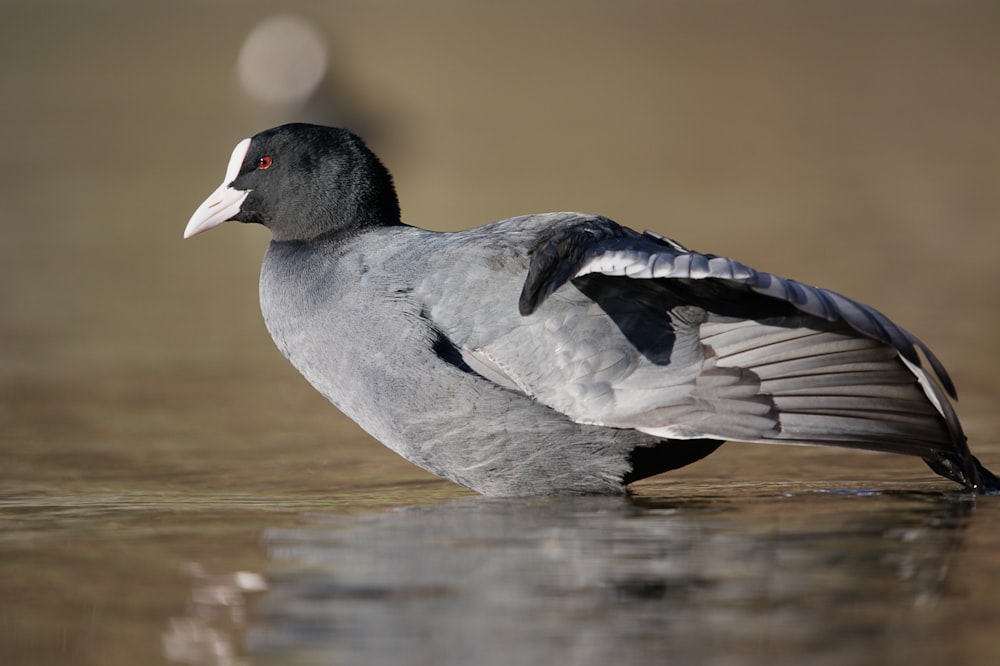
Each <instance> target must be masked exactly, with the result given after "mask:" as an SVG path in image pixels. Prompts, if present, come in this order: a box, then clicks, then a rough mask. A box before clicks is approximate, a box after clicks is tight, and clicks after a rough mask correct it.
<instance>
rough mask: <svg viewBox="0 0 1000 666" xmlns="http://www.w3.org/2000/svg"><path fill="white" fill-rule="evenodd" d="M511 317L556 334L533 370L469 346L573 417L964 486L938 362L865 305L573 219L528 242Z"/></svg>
mask: <svg viewBox="0 0 1000 666" xmlns="http://www.w3.org/2000/svg"><path fill="white" fill-rule="evenodd" d="M567 283H572V285H573V287H574V288H575V290H578V292H579V293H581V294H582V295H583V296H585V297H586V302H587V303H589V304H592V307H591V308H590V309H589V310H588V309H587V307H586V304H581V303H580V302H577V301H574V300H573V298H572V296H571V295H570V294H569V293H567V295H566V296H565V297H563V298H550V297H551V296H552V295H553V294H556V292H557V291H559V290H560V289H561V288H563V287H564V286H565V285H566V284H567ZM559 293H560V294H563V292H559ZM581 300H582V299H581ZM594 308H597V310H596V311H595V310H594ZM520 311H521V314H522V315H524V316H525V317H526V322H528V321H530V320H541V321H546V322H549V325H548V328H549V329H550V330H549V331H548V332H549V334H551V335H553V336H556V337H557V338H558V340H557V342H556V343H555V345H554V349H555V351H553V352H552V353H553V356H552V357H551V359H550V362H547V363H545V364H543V365H542V368H543V369H541V370H538V371H533V370H532V369H531V368H522V369H516V368H515V372H513V373H509V372H505V370H506V369H507V368H512V367H515V366H516V362H513V361H512V360H511V359H512V357H511V354H512V353H513V352H514V350H513V349H512V348H511V349H506V348H504V343H503V341H497V344H496V345H495V347H494V348H492V349H490V348H486V349H482V350H477V351H476V352H474V353H473V354H472V356H476V357H477V358H478V359H480V360H482V361H484V362H486V363H487V364H490V365H491V367H493V368H496V369H498V370H500V371H501V374H503V375H504V376H507V377H511V376H513V377H514V378H515V382H514V383H515V384H516V385H517V386H518V388H520V389H521V390H523V391H525V392H527V393H529V394H530V395H533V396H534V397H536V398H537V399H538V400H540V401H542V402H544V403H545V404H548V405H549V406H551V407H553V408H555V409H558V410H559V411H562V412H563V413H565V414H566V415H567V416H569V417H570V418H572V419H573V420H575V421H578V422H581V423H594V424H600V425H606V426H611V427H620V428H634V429H637V430H640V431H642V432H646V433H649V434H653V435H657V436H660V437H664V438H701V437H716V438H719V439H729V440H740V441H751V442H772V443H798V444H818V445H833V446H846V447H852V448H864V449H872V450H882V451H891V452H896V453H904V454H910V455H918V456H921V457H923V458H924V459H925V460H927V462H928V463H929V464H930V465H931V466H932V467H933V468H934V469H935V471H938V472H939V473H943V474H945V475H946V476H950V477H951V478H953V479H955V480H958V481H960V482H962V483H966V484H968V485H977V484H978V476H977V474H978V471H977V468H978V467H979V466H978V465H976V463H975V462H974V460H975V459H974V458H973V457H972V456H971V454H969V451H968V447H967V445H966V441H965V436H964V434H963V433H962V429H961V425H960V424H959V421H958V418H957V416H956V414H955V412H954V409H953V408H952V406H951V404H950V402H949V399H948V395H951V396H954V395H955V390H954V386H953V384H952V382H951V380H950V378H949V377H948V374H947V372H946V371H945V370H944V368H943V366H942V365H941V363H940V362H939V361H938V359H937V358H936V357H935V356H934V355H933V353H932V352H931V351H930V350H929V349H927V347H926V346H925V345H924V344H923V343H922V342H920V340H918V339H917V338H916V337H914V336H913V335H911V334H910V333H908V332H907V331H906V330H904V329H903V328H901V327H899V326H897V325H896V324H894V323H893V322H892V321H890V320H889V319H888V318H887V317H885V316H884V315H882V314H881V313H879V312H878V311H877V310H875V309H873V308H871V307H868V306H866V305H863V304H861V303H858V302H856V301H853V300H851V299H848V298H846V297H844V296H842V295H840V294H837V293H835V292H832V291H828V290H825V289H820V288H818V287H812V286H808V285H804V284H801V283H799V282H795V281H793V280H789V279H786V278H781V277H778V276H775V275H771V274H768V273H763V272H760V271H756V270H754V269H752V268H749V267H747V266H745V265H743V264H741V263H739V262H738V261H735V260H733V259H728V258H725V257H718V256H714V255H706V254H700V253H697V252H692V251H689V250H687V249H685V248H683V247H682V246H680V245H679V244H677V243H675V242H673V241H670V240H667V239H664V238H661V237H658V236H655V235H653V234H650V233H648V232H647V233H646V234H638V233H636V232H633V231H631V230H629V229H625V228H623V227H620V226H619V225H617V224H615V223H613V222H611V221H610V220H606V219H604V218H586V219H582V220H581V221H580V222H578V223H576V224H572V225H568V226H564V227H562V228H561V229H558V230H556V231H555V232H554V233H552V234H551V235H550V236H549V237H547V238H545V239H543V240H542V241H541V242H540V243H539V245H538V247H537V248H536V250H535V252H534V253H533V256H532V262H531V264H530V267H529V271H528V275H527V279H526V280H525V283H524V287H523V291H522V294H521V299H520ZM532 314H535V315H537V317H531V316H530V315H532ZM597 315H601V316H600V317H598V316H597ZM600 320H603V321H600ZM608 320H610V321H611V322H613V324H614V327H615V328H616V329H617V330H618V332H619V334H618V335H617V336H610V335H608V329H607V328H605V326H606V325H607V321H608ZM551 322H559V326H558V327H553V326H552V325H551ZM556 329H558V330H556ZM918 350H919V352H921V353H922V354H923V355H924V357H925V358H926V360H927V362H928V364H929V366H930V368H931V370H932V372H928V371H927V370H926V369H924V367H923V366H922V363H921V357H920V353H918Z"/></svg>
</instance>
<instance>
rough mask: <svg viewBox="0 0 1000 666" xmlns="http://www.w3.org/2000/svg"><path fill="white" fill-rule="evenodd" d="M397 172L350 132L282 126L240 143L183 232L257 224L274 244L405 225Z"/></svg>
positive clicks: (303, 126) (307, 126) (301, 125)
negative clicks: (395, 182) (231, 224)
mask: <svg viewBox="0 0 1000 666" xmlns="http://www.w3.org/2000/svg"><path fill="white" fill-rule="evenodd" d="M399 217H400V214H399V201H398V200H397V198H396V190H395V188H394V187H393V184H392V176H391V175H390V174H389V171H388V170H387V169H386V168H385V166H383V164H382V163H381V162H380V161H379V159H378V158H377V157H376V156H375V154H374V153H372V152H371V151H370V150H369V149H368V147H367V146H366V145H365V143H364V141H362V140H361V138H360V137H358V136H357V135H355V134H353V133H351V132H349V131H348V130H345V129H339V128H335V127H323V126H320V125H306V124H301V123H296V124H291V125H282V126H280V127H275V128H273V129H269V130H265V131H263V132H261V133H260V134H257V135H256V136H254V137H252V138H250V139H244V140H243V141H240V142H239V144H237V146H236V148H235V149H234V150H233V155H232V157H231V158H230V161H229V166H228V167H227V169H226V177H225V179H224V180H223V182H222V185H220V186H219V188H218V189H217V190H216V191H215V192H213V193H212V194H211V195H209V197H208V199H206V200H205V202H204V203H203V204H202V205H201V206H199V207H198V210H197V211H195V213H194V215H192V216H191V220H190V222H188V226H187V228H186V229H185V230H184V237H185V238H189V237H191V236H194V235H195V234H198V233H201V232H202V231H207V230H209V229H211V228H212V227H214V226H216V225H218V224H221V223H222V222H225V221H226V220H237V221H240V222H255V223H258V224H263V225H264V226H266V227H267V228H269V229H270V230H271V234H272V235H273V237H274V240H276V241H308V240H312V239H314V238H316V237H318V236H322V235H324V234H330V233H345V234H353V233H356V232H358V231H361V230H363V229H365V228H370V227H373V226H384V225H391V224H399Z"/></svg>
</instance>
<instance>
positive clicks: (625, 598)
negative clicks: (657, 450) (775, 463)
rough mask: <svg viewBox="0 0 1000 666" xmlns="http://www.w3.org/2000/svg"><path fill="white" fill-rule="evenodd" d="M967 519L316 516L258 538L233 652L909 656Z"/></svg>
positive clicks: (353, 659) (922, 505)
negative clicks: (252, 590) (254, 575)
mask: <svg viewBox="0 0 1000 666" xmlns="http://www.w3.org/2000/svg"><path fill="white" fill-rule="evenodd" d="M974 507H975V501H974V500H973V499H971V498H970V496H968V495H960V494H954V495H944V494H930V493H886V492H875V493H865V492H855V491H843V492H805V493H801V494H792V495H780V494H779V495H770V496H764V495H758V496H752V497H740V498H726V497H705V498H702V499H692V500H676V499H663V498H653V497H642V496H637V497H636V496H633V497H630V498H628V499H622V498H615V497H576V498H569V497H565V498H544V499H525V500H490V499H484V498H470V499H463V500H458V501H451V502H444V503H440V504H435V505H431V506H416V507H410V508H406V509H400V510H393V511H389V512H387V513H379V514H374V515H365V516H361V517H345V516H339V515H338V516H323V515H314V516H309V517H307V518H305V519H304V524H303V525H302V526H301V527H296V528H280V529H278V528H276V529H272V530H269V531H267V532H266V533H265V534H264V538H263V540H264V544H265V546H266V548H267V550H268V553H269V557H270V559H271V560H272V565H271V568H270V571H268V572H267V581H268V586H269V588H268V590H267V592H266V594H264V595H262V596H261V597H260V599H259V601H258V602H257V603H255V604H254V605H253V610H252V612H251V618H252V619H251V620H250V621H249V625H248V626H247V627H245V646H244V647H243V649H245V650H246V652H247V653H248V654H251V655H259V654H263V655H269V658H270V657H274V658H277V659H278V660H279V661H280V662H281V663H284V662H285V661H289V662H290V663H292V662H294V663H300V661H299V660H300V659H305V661H307V662H308V661H310V659H315V660H317V662H318V663H408V664H423V663H428V664H430V663H435V664H440V663H444V664H471V663H476V664H494V663H496V664H510V663H520V664H543V663H545V664H549V663H572V664H606V663H609V660H616V661H617V662H618V663H633V662H636V663H638V662H639V661H643V663H645V661H644V660H648V659H649V658H651V657H654V656H657V655H669V656H670V657H671V658H672V659H675V660H680V661H684V660H688V661H691V660H697V661H698V662H699V663H706V661H708V662H710V663H714V661H712V660H713V659H715V660H719V659H722V658H723V657H724V656H725V655H730V656H732V655H737V654H738V655H742V656H743V657H745V658H747V659H750V660H752V659H754V658H760V659H767V660H768V663H806V662H805V661H804V660H808V663H834V662H832V661H830V659H831V658H833V657H836V660H837V661H838V663H869V662H871V660H872V659H873V658H877V656H878V655H880V654H882V655H884V654H889V653H891V654H892V655H894V656H896V657H898V656H900V655H904V656H905V655H906V654H908V652H907V651H908V650H909V651H911V652H913V653H914V655H915V656H920V654H921V651H922V650H923V649H925V648H926V641H927V640H930V639H931V638H932V633H933V632H934V631H938V632H941V631H945V629H943V628H941V627H936V628H935V627H934V626H932V625H933V624H934V623H933V621H932V620H933V618H932V615H930V614H927V613H924V612H923V610H922V609H925V608H927V607H928V606H930V607H933V606H934V604H935V602H936V601H938V600H941V599H944V598H946V597H948V596H949V594H950V593H951V571H952V567H951V562H950V560H951V559H952V557H953V555H954V554H955V553H956V552H957V551H958V550H959V548H960V546H961V544H962V538H963V530H964V527H965V526H966V524H967V522H968V520H969V516H970V515H971V513H972V511H973V509H974ZM191 608H192V609H193V612H197V605H196V604H194V605H192V607H191ZM886 617H892V622H891V623H887V622H885V618H886ZM177 622H178V621H175V624H174V626H175V627H176V626H178V625H177ZM915 632H916V633H915ZM929 632H930V633H929ZM232 633H233V635H237V634H239V633H241V632H232ZM174 636H175V638H176V637H177V633H176V631H174ZM192 636H194V634H192ZM915 636H920V637H922V642H921V641H917V642H916V643H915V642H914V637H915ZM921 646H923V647H921ZM834 649H835V651H834ZM175 654H183V652H182V651H175ZM234 655H235V653H234V652H230V653H229V656H228V657H225V658H226V659H231V660H234V659H236V657H235V656H234ZM168 656H169V655H168ZM855 658H856V659H855ZM175 661H177V660H175ZM180 663H199V664H202V663H213V664H223V663H239V662H238V661H228V662H227V661H224V660H219V661H215V662H211V661H198V662H195V661H183V660H181V661H180ZM678 663H680V662H678ZM743 663H747V662H746V661H744V662H743Z"/></svg>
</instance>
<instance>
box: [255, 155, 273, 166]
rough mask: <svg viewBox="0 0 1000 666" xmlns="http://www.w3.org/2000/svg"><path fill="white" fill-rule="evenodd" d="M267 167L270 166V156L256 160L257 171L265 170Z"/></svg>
mask: <svg viewBox="0 0 1000 666" xmlns="http://www.w3.org/2000/svg"><path fill="white" fill-rule="evenodd" d="M269 166H271V156H270V155H264V157H261V158H260V159H259V160H257V168H258V169H266V168H267V167H269Z"/></svg>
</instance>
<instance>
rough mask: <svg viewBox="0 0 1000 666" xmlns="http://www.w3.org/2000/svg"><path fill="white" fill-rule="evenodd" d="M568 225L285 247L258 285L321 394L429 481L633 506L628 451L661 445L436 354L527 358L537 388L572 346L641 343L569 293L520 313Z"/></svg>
mask: <svg viewBox="0 0 1000 666" xmlns="http://www.w3.org/2000/svg"><path fill="white" fill-rule="evenodd" d="M564 218H565V216H535V217H528V218H520V219H516V220H508V221H505V222H502V223H499V224H497V225H491V226H488V227H482V228H479V229H473V230H470V231H464V232H459V233H449V234H442V233H434V232H430V231H425V230H422V229H417V228H414V227H402V228H401V227H394V228H388V229H376V230H373V231H370V232H367V233H366V234H364V235H363V236H360V237H356V238H353V239H351V240H350V241H348V242H346V243H342V242H335V243H329V244H321V245H318V246H316V247H308V248H305V247H303V246H301V245H299V244H297V243H280V242H275V243H272V244H271V246H270V247H269V248H268V250H267V254H266V256H265V258H264V264H263V268H262V271H261V281H260V300H261V310H262V312H263V315H264V321H265V323H266V324H267V328H268V331H270V333H271V336H272V337H273V338H274V341H275V343H276V344H277V346H278V348H279V349H280V350H281V352H282V354H284V355H285V356H286V357H287V358H288V360H289V361H291V363H292V364H293V365H294V366H295V367H296V368H297V369H298V370H299V372H301V373H302V375H303V376H304V377H305V378H306V379H307V380H308V381H309V382H310V383H311V384H312V385H313V386H314V387H315V388H316V389H317V390H318V391H319V392H320V393H322V394H323V395H324V396H325V397H326V398H327V399H328V400H329V401H330V402H332V403H333V404H334V405H336V407H337V408H338V409H340V410H341V411H342V412H344V414H346V415H347V416H348V417H350V418H351V419H352V420H354V421H355V422H356V423H358V424H359V425H360V426H361V427H362V428H364V429H365V430H366V431H367V432H368V433H369V434H371V435H372V436H373V437H375V438H376V439H378V440H379V441H381V442H382V443H383V444H385V445H386V446H388V447H389V448H391V449H392V450H394V451H396V452H397V453H398V454H400V455H401V456H403V457H404V458H406V459H408V460H410V461H411V462H413V463H415V464H417V465H419V466H420V467H422V468H424V469H426V470H428V471H429V472H432V473H434V474H437V475H439V476H442V477H444V478H447V479H450V480H452V481H455V482H456V483H460V484H462V485H464V486H467V487H469V488H472V489H474V490H476V491H478V492H480V493H483V494H487V495H532V494H536V495H537V494H547V493H551V492H553V490H557V491H559V492H581V493H584V492H591V493H595V492H596V493H608V492H621V488H622V484H621V481H622V477H623V476H624V475H625V473H626V471H627V470H628V463H627V456H628V453H629V452H630V451H631V450H632V449H634V448H635V447H636V446H641V445H651V444H654V443H656V442H657V441H658V439H657V438H655V437H652V436H649V435H644V434H642V433H639V432H636V431H634V430H631V429H628V430H625V429H611V428H603V427H595V426H592V425H584V424H580V423H575V422H573V421H572V420H570V419H569V418H567V417H566V416H565V415H564V414H561V413H559V412H557V411H555V410H553V409H552V408H550V407H547V406H546V405H544V404H542V403H540V402H539V401H537V400H535V399H533V398H531V397H529V395H527V394H526V393H525V392H523V391H520V390H516V389H512V388H508V387H506V386H504V385H502V384H499V383H496V382H494V381H490V380H489V379H486V378H485V377H484V376H482V375H480V374H478V373H475V372H470V371H469V370H465V369H462V368H461V367H460V366H459V365H456V364H455V363H453V362H449V361H448V360H446V359H444V358H442V356H441V355H440V354H439V352H440V346H441V345H442V344H448V342H446V340H447V341H450V344H452V345H454V346H455V348H456V349H458V350H460V351H465V352H470V351H472V350H482V349H488V348H490V347H491V346H505V347H509V346H516V347H517V348H518V349H519V354H518V357H517V358H516V359H514V360H515V361H516V365H517V366H518V367H517V368H511V369H509V371H508V372H509V373H511V374H513V373H515V372H519V373H520V374H524V375H535V374H537V372H538V369H539V368H541V367H544V366H545V365H546V364H548V363H551V362H552V361H553V360H555V359H557V358H558V357H559V356H560V355H566V353H567V352H566V350H565V348H564V345H565V342H566V341H567V340H570V339H573V338H577V342H578V343H584V344H587V343H588V341H587V340H584V339H579V336H589V337H591V340H590V341H589V342H590V343H591V345H592V349H593V350H595V351H596V349H597V347H596V346H594V345H596V344H597V343H598V339H600V340H602V341H603V343H604V344H603V346H604V347H605V348H607V347H611V346H614V345H615V344H618V345H620V346H624V345H628V341H627V340H625V339H624V336H623V335H622V334H621V332H620V331H619V330H618V329H617V327H615V326H614V325H613V324H612V323H611V322H610V320H608V319H606V318H604V317H598V318H597V319H596V320H595V319H594V315H597V314H599V313H598V312H596V311H597V306H596V305H595V304H594V303H593V302H592V301H590V300H589V299H587V298H586V297H585V296H583V295H582V294H581V293H580V292H579V291H578V290H577V289H576V288H575V287H573V286H572V285H567V286H566V288H565V289H564V290H563V291H562V292H560V293H559V294H558V297H555V298H551V299H549V300H548V301H547V302H546V303H545V304H544V305H543V306H542V308H541V309H540V310H539V311H538V312H536V313H535V314H532V315H530V316H529V317H523V316H522V315H521V314H519V312H518V300H517V296H518V293H519V292H520V289H521V286H522V284H523V282H524V276H525V274H526V272H527V269H528V258H529V251H530V249H531V248H532V247H533V246H534V245H535V244H536V243H537V240H538V235H539V233H540V232H544V231H545V230H546V229H547V226H546V225H547V224H548V223H550V222H554V221H556V220H559V219H564ZM292 257H294V259H292ZM288 265H294V266H296V270H295V272H294V274H289V273H288V272H287V271H286V270H285V267H286V266H288ZM458 269H460V270H458ZM595 324H596V326H595ZM595 328H596V330H595ZM595 338H596V339H595ZM436 347H438V349H437V350H436ZM570 361H571V359H566V362H567V363H569V362H570Z"/></svg>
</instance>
